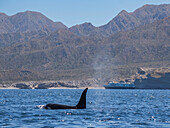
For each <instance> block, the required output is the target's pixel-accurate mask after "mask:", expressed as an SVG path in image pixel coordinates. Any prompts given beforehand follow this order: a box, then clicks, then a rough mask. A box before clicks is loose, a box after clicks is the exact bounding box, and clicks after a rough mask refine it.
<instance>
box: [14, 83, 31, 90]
mask: <svg viewBox="0 0 170 128" xmlns="http://www.w3.org/2000/svg"><path fill="white" fill-rule="evenodd" d="M15 87H16V88H19V89H31V87H30V86H29V85H26V84H23V83H18V84H16V85H15Z"/></svg>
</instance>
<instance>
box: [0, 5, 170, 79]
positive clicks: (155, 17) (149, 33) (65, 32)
mask: <svg viewBox="0 0 170 128" xmlns="http://www.w3.org/2000/svg"><path fill="white" fill-rule="evenodd" d="M169 65H170V4H162V5H144V6H143V7H141V8H139V9H137V10H135V11H134V12H131V13H128V12H127V11H125V10H123V11H121V12H120V13H119V14H118V15H117V16H116V17H114V18H113V19H112V20H111V21H110V22H108V23H107V24H106V25H103V26H100V27H95V26H93V25H92V24H91V23H84V24H80V25H76V26H73V27H70V28H68V27H67V26H65V25H64V24H62V23H61V22H53V21H52V20H50V19H48V18H47V17H46V16H44V15H43V14H41V13H39V12H32V11H26V12H21V13H17V14H16V15H13V16H7V15H6V14H4V13H0V82H4V81H21V80H22V81H24V80H25V81H28V80H54V79H86V78H94V77H95V78H103V77H106V79H110V78H113V77H120V76H122V77H127V76H129V75H132V74H134V72H135V69H136V68H138V67H141V66H149V67H164V66H166V67H167V66H169ZM103 79H105V78H103Z"/></svg>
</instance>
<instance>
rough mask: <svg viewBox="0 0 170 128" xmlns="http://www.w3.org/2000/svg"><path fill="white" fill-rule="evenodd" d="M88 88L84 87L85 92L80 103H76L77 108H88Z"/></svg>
mask: <svg viewBox="0 0 170 128" xmlns="http://www.w3.org/2000/svg"><path fill="white" fill-rule="evenodd" d="M87 90H88V88H86V89H84V91H83V93H82V94H81V97H80V100H79V102H78V104H77V105H76V108H77V109H83V108H86V92H87Z"/></svg>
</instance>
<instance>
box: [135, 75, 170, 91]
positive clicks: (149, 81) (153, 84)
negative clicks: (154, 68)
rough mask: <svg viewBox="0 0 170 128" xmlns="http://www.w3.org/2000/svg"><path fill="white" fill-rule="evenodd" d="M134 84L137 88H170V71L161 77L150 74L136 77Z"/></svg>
mask: <svg viewBox="0 0 170 128" xmlns="http://www.w3.org/2000/svg"><path fill="white" fill-rule="evenodd" d="M134 84H135V86H136V88H137V89H170V73H165V74H164V76H162V77H160V78H154V77H152V76H151V75H150V74H148V75H147V78H144V79H136V80H135V82H134Z"/></svg>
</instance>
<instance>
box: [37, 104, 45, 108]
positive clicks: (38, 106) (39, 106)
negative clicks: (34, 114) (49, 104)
mask: <svg viewBox="0 0 170 128" xmlns="http://www.w3.org/2000/svg"><path fill="white" fill-rule="evenodd" d="M36 107H37V108H39V109H44V108H45V105H37V106H36Z"/></svg>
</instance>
